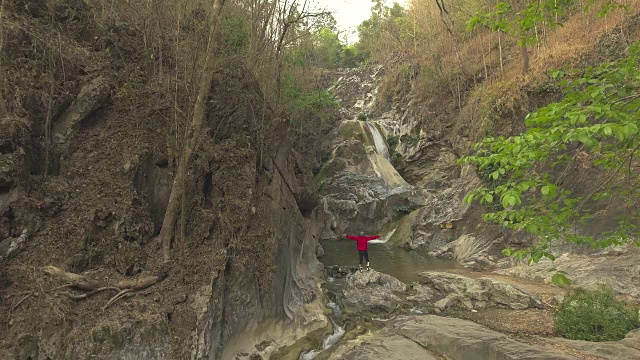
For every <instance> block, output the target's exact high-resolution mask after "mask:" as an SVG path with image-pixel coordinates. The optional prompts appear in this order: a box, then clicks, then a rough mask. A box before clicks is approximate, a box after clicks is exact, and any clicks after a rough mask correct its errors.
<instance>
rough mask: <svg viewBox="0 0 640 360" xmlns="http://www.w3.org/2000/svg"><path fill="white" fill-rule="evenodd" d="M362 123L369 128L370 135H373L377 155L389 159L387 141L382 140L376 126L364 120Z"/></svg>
mask: <svg viewBox="0 0 640 360" xmlns="http://www.w3.org/2000/svg"><path fill="white" fill-rule="evenodd" d="M364 124H365V126H366V127H367V129H368V130H369V133H370V134H371V136H373V143H374V144H375V146H376V152H377V153H378V155H380V156H382V157H383V158H385V159H387V160H389V148H387V142H386V141H385V140H384V137H383V136H382V134H380V131H379V130H378V127H377V126H375V125H374V124H372V123H370V122H366V121H365V123H364Z"/></svg>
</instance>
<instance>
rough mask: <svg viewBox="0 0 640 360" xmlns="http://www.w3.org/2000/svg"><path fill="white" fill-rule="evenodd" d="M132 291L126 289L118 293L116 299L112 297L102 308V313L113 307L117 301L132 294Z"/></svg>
mask: <svg viewBox="0 0 640 360" xmlns="http://www.w3.org/2000/svg"><path fill="white" fill-rule="evenodd" d="M131 291H132V290H131V289H124V290H122V291H120V292H119V293H117V294H116V295H115V296H114V297H112V298H111V299H110V300H109V301H108V302H107V304H106V305H105V306H103V307H102V311H105V310H107V308H108V307H109V306H111V305H113V303H115V302H116V301H118V300H120V299H122V298H123V297H125V296H126V295H129V293H130V292H131Z"/></svg>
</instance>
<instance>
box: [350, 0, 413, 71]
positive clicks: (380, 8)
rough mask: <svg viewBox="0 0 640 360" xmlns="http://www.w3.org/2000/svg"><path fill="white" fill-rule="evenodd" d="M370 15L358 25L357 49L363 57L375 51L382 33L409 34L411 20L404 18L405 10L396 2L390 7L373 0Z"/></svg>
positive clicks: (399, 36)
mask: <svg viewBox="0 0 640 360" xmlns="http://www.w3.org/2000/svg"><path fill="white" fill-rule="evenodd" d="M373 3H374V5H373V7H372V8H371V11H372V15H371V17H370V18H369V19H367V20H365V21H363V22H362V23H361V24H360V25H359V26H358V35H359V37H360V41H359V42H358V44H357V50H358V51H359V52H360V53H361V54H362V55H361V56H362V57H363V58H364V59H368V58H370V57H371V54H372V53H377V52H378V49H379V47H380V46H381V45H382V44H381V39H382V38H383V34H384V33H390V34H393V36H394V38H396V39H398V38H401V37H407V36H410V34H411V31H410V30H409V29H411V26H410V24H411V22H410V20H409V19H407V18H406V16H405V15H406V10H405V9H404V8H403V7H402V6H401V5H400V4H398V3H393V6H392V7H388V6H385V5H384V2H383V1H380V0H373Z"/></svg>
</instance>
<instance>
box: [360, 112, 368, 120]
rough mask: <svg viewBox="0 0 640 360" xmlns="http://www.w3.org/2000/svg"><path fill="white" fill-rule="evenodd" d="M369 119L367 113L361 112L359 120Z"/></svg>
mask: <svg viewBox="0 0 640 360" xmlns="http://www.w3.org/2000/svg"><path fill="white" fill-rule="evenodd" d="M368 119H369V116H367V113H366V112H364V111H363V112H361V113H359V114H358V120H360V121H367V120H368Z"/></svg>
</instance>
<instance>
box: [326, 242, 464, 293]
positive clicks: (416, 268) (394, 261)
mask: <svg viewBox="0 0 640 360" xmlns="http://www.w3.org/2000/svg"><path fill="white" fill-rule="evenodd" d="M321 244H322V247H323V248H324V253H325V256H324V257H323V258H322V259H321V260H322V263H323V264H325V265H327V266H330V265H341V266H357V265H358V249H357V248H356V243H355V242H354V241H350V240H331V241H323V242H322V243H321ZM369 260H370V262H371V268H373V269H375V270H377V271H380V272H383V273H385V274H389V275H391V276H393V277H395V278H397V279H399V280H400V281H403V282H405V283H410V282H414V281H418V280H419V279H420V278H419V276H418V274H419V273H420V272H422V271H445V270H450V269H453V268H460V267H461V265H459V264H458V263H456V262H455V261H454V260H448V259H439V258H434V257H430V256H428V255H426V251H424V250H422V251H412V250H406V249H404V248H400V247H397V246H390V245H387V244H384V243H371V242H370V243H369Z"/></svg>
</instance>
